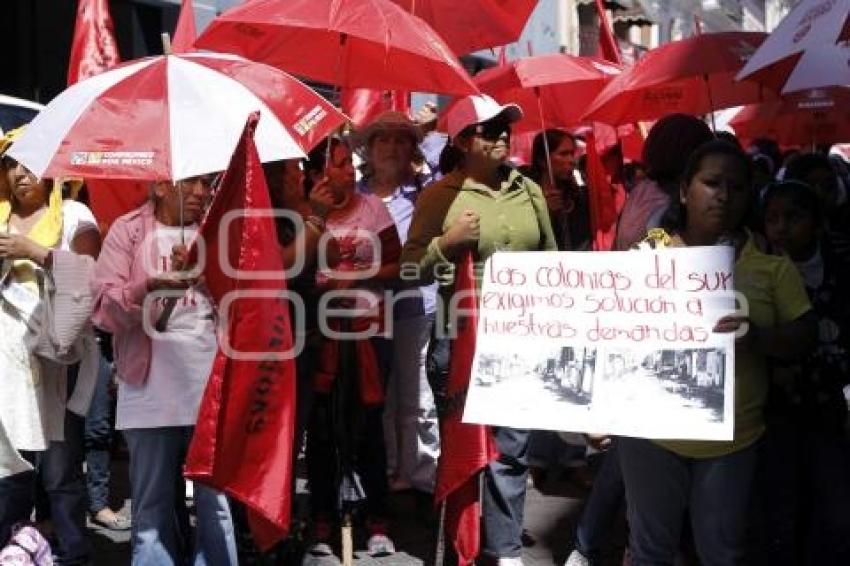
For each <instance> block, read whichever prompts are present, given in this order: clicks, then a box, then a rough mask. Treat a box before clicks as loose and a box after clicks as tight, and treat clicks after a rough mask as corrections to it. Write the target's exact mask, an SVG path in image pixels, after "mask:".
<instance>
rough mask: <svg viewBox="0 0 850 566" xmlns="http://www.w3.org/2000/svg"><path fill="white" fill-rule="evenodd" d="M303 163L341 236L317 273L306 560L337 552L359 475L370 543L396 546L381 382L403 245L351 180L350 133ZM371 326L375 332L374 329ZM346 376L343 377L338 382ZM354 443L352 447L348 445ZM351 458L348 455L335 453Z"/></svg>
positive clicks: (388, 549) (330, 226)
mask: <svg viewBox="0 0 850 566" xmlns="http://www.w3.org/2000/svg"><path fill="white" fill-rule="evenodd" d="M327 143H330V152H328V149H327ZM326 156H327V157H328V158H329V160H328V161H327V162H326V161H325V158H326ZM307 170H308V172H309V175H310V182H311V185H312V191H314V192H315V191H316V190H319V189H321V188H322V187H324V186H327V187H328V188H329V189H330V190H331V192H332V193H333V204H332V205H331V210H330V212H329V214H328V217H327V221H326V222H325V223H322V225H321V226H319V227H318V228H319V229H321V230H327V232H328V233H329V234H330V235H331V236H332V237H333V239H334V240H335V241H336V245H337V249H338V255H339V258H338V261H337V262H336V264H335V265H334V266H332V267H331V269H328V267H329V266H327V265H322V264H321V263H320V265H319V271H318V274H317V277H316V287H317V289H318V291H319V292H320V293H324V294H325V295H326V296H325V297H323V298H320V299H319V303H318V316H319V328H320V329H324V334H325V335H324V336H323V337H322V343H321V344H320V346H319V347H318V348H317V354H316V356H317V358H316V360H315V361H314V364H313V365H314V370H313V389H314V392H315V397H314V401H313V407H312V411H311V416H310V419H309V424H308V432H307V476H308V478H309V482H310V497H311V501H310V503H311V506H312V513H313V545H312V547H311V548H310V549H309V550H308V552H307V554H306V556H305V564H309V563H312V562H313V561H322V560H323V559H328V558H332V556H333V551H332V550H331V545H330V543H331V536H332V532H333V530H332V527H333V519H334V518H335V517H336V515H337V512H338V506H339V505H338V503H339V501H340V500H341V499H342V501H350V499H351V496H352V493H350V492H349V490H351V489H354V487H355V486H358V485H362V488H363V491H364V492H365V493H364V494H363V495H365V500H366V501H365V512H366V526H367V529H368V534H369V538H368V541H367V547H368V551H369V553H370V554H372V555H385V554H392V553H393V552H395V547H394V545H393V543H392V541H391V540H390V538H389V537H388V535H387V532H388V531H387V521H386V519H387V510H386V497H387V491H388V486H387V464H386V452H385V448H384V431H383V409H384V407H383V404H384V383H385V380H386V377H387V375H388V373H389V366H390V358H391V355H392V354H391V350H390V347H389V346H390V345H389V342H388V340H387V339H386V338H384V337H383V335H382V332H383V329H382V327H381V325H382V323H383V321H384V319H385V312H384V308H385V305H384V302H383V297H384V289H385V287H386V285H387V283H388V282H391V281H395V280H396V279H397V278H398V257H399V252H400V250H401V244H400V243H399V239H398V233H397V231H396V228H395V224H394V223H393V219H392V217H391V216H390V213H389V212H388V211H387V209H386V207H385V206H384V203H383V202H381V200H380V199H379V198H377V197H375V196H374V195H366V194H360V193H358V192H357V191H356V190H355V177H354V164H353V162H352V153H351V149H350V147H349V146H348V144H347V143H346V142H345V141H343V140H340V139H338V138H331V139H330V141H329V142H325V143H322V144H320V145H319V146H318V147H316V148H315V149H313V151H312V152H310V159H309V162H308V165H307ZM325 259H326V258H325ZM335 292H345V296H340V295H336V296H335V297H334V296H333V295H334V294H336V293H335ZM328 299H329V300H328ZM345 311H350V316H345V314H339V315H337V316H334V314H335V313H344V312H345ZM347 326H348V327H347ZM370 328H371V329H373V330H374V331H375V332H376V333H377V334H376V335H373V336H370V331H369V329H370ZM328 331H331V332H328ZM332 333H338V334H337V335H336V336H335V335H334V334H332ZM371 334H374V333H371ZM352 337H353V339H352ZM345 352H350V353H351V354H352V356H353V357H354V360H355V361H354V363H352V362H351V361H346V360H345V358H346V357H347V356H346V354H345ZM341 371H352V372H354V373H355V376H354V380H355V383H356V384H357V385H356V386H354V387H352V389H351V391H352V393H351V395H352V397H353V398H349V399H346V400H345V402H346V405H345V406H344V407H340V406H339V404H338V403H334V401H335V400H338V398H339V396H335V395H334V394H333V392H334V387H335V382H336V381H337V379H338V373H339V372H341ZM345 383H346V382H345V381H342V382H341V385H340V387H343V386H345ZM352 407H356V409H354V408H352ZM343 414H344V415H348V416H351V415H355V417H354V419H353V422H351V421H348V420H345V422H340V418H341V417H342V418H345V417H343ZM343 435H344V437H345V438H342V436H343ZM349 449H350V451H351V453H348V454H346V452H347V450H349ZM335 452H336V453H335ZM347 458H350V459H351V461H342V462H340V461H338V460H339V459H347ZM349 464H350V465H351V466H350V467H349ZM338 470H339V471H341V472H342V473H341V474H338V473H337V472H336V471H338ZM338 489H341V490H342V491H343V493H342V494H341V493H340V492H339V491H338ZM354 491H359V490H357V489H354Z"/></svg>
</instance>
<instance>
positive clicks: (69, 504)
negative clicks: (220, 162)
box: [0, 132, 100, 564]
mask: <svg viewBox="0 0 850 566" xmlns="http://www.w3.org/2000/svg"><path fill="white" fill-rule="evenodd" d="M18 133H19V132H18ZM6 141H7V142H9V141H12V140H9V139H7V140H6ZM5 145H6V146H7V147H4V148H3V149H4V151H5V149H7V148H8V145H9V144H5ZM2 173H3V174H4V176H5V177H6V178H5V180H4V185H5V186H6V187H8V200H3V201H2V202H0V259H2V274H1V275H0V277H2V280H3V298H2V309H0V332H2V335H3V339H2V340H0V368H2V370H0V437H3V438H0V444H3V443H4V441H5V442H7V443H8V445H11V448H12V450H11V452H12V453H8V448H7V453H6V454H4V455H0V546H2V545H3V544H5V542H6V540H8V537H9V534H10V529H11V527H12V526H13V525H14V524H15V523H17V522H20V521H26V520H28V519H29V517H30V513H31V511H32V507H33V504H34V501H33V496H34V491H35V480H36V478H35V473H34V472H33V471H32V470H33V468H35V469H36V470H38V471H39V473H40V476H41V481H42V485H43V486H44V489H45V491H46V493H47V495H48V497H49V500H50V503H51V506H52V516H53V521H54V524H55V525H56V530H57V534H58V538H59V548H58V552H57V554H58V555H59V556H60V558H61V560H63V561H64V562H65V563H68V564H73V563H77V562H83V561H86V560H88V558H89V556H88V554H89V548H88V542H87V540H86V535H85V499H84V498H85V487H84V484H83V476H82V445H81V444H82V442H81V437H82V418H81V417H80V416H79V414H85V412H86V411H87V407H88V403H89V401H90V398H91V387H89V386H88V384H84V383H83V382H84V381H85V378H86V376H81V377H80V378H79V379H78V380H77V384H76V386H75V387H72V388H71V390H72V391H73V395H72V396H71V397H70V398H68V396H67V393H68V389H69V388H68V384H67V379H68V378H67V375H66V371H67V367H66V365H65V364H64V363H60V362H59V361H56V360H51V359H47V358H46V357H44V356H43V355H36V353H35V352H34V351H32V350H31V346H32V345H31V343H30V338H31V329H30V327H29V325H30V324H31V323H32V321H31V320H30V319H31V318H32V317H33V316H35V313H36V310H35V309H36V308H37V306H38V304H39V303H41V302H43V301H46V300H50V299H48V298H47V295H46V291H45V287H44V284H45V283H44V282H45V281H47V280H49V279H52V280H53V281H54V283H55V284H56V285H57V286H59V285H60V284H61V283H62V281H60V280H61V279H62V278H63V277H66V278H68V277H69V275H71V274H73V275H74V276H75V277H76V276H77V274H80V273H85V270H86V269H90V266H91V264H90V263H89V262H92V260H90V259H88V260H84V259H82V258H80V256H90V257H91V258H94V257H96V256H97V254H98V251H99V249H100V233H99V231H98V228H97V223H96V222H95V219H94V216H93V215H92V213H91V211H90V210H89V209H88V208H87V207H86V206H85V205H83V204H81V203H78V202H75V201H72V200H63V199H62V186H61V184H60V183H58V182H57V183H54V182H53V181H52V180H46V179H38V178H36V177H35V175H33V174H32V173H31V172H30V171H29V170H28V169H27V168H26V167H24V166H23V165H21V164H20V163H17V162H16V161H15V160H14V159H12V158H11V157H9V156H7V155H5V154H4V155H3V157H2ZM54 252H64V253H70V254H72V256H73V258H74V259H73V261H74V267H73V269H72V271H71V272H67V271H61V272H60V271H57V269H58V268H57V265H58V263H59V262H58V259H57V255H56V254H55V253H54ZM77 258H79V259H77ZM55 260H56V261H55ZM62 264H64V260H63V261H62ZM69 279H70V278H69ZM82 285H83V286H82V288H75V289H73V292H77V293H87V292H88V288H87V287H88V282H87V280H84V281H83V283H82ZM63 291H67V289H63ZM69 315H70V316H80V317H81V319H80V320H83V319H86V318H87V317H88V315H89V312H88V310H86V312H80V313H70V312H68V313H57V315H56V316H69ZM42 322H47V321H46V320H43V321H42ZM42 332H46V330H42ZM91 345H92V346H93V345H94V343H93V341H92V342H91ZM86 373H88V372H86ZM89 377H91V378H92V381H91V385H93V379H94V377H95V376H94V374H92V375H91V376H89ZM78 390H79V391H80V393H77V391H78ZM84 392H85V395H84V396H85V397H86V399H85V400H82V399H81V396H83V393H84ZM66 408H67V409H72V410H73V411H74V413H71V412H68V411H66ZM2 452H3V446H0V453H2ZM4 456H5V457H4ZM21 457H23V459H21ZM16 472H17V473H16ZM3 476H5V477H3Z"/></svg>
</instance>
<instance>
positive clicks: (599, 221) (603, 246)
mask: <svg viewBox="0 0 850 566" xmlns="http://www.w3.org/2000/svg"><path fill="white" fill-rule="evenodd" d="M596 133H597V128H596V127H594V128H593V132H592V133H590V134H588V136H587V140H586V141H587V183H588V185H589V186H590V190H589V191H588V196H589V201H590V227H591V230H592V231H593V249H594V250H595V251H609V250H611V249H612V248H613V247H614V239H615V238H616V236H617V220H618V219H619V217H620V211H621V210H622V209H623V205H624V204H625V201H626V191H625V188H624V187H623V185H622V183H621V182H620V181H619V179H616V178H615V177H616V173H617V172H616V171H615V170H614V169H615V168H617V167H622V159H623V157H622V152H620V153H619V154H612V157H614V156H617V157H618V158H619V160H620V162H619V163H613V159H612V162H609V163H605V162H603V160H602V156H603V155H604V154H605V153H606V151H607V152H611V151H613V150H614V149H615V148H616V147H617V145H616V143H615V144H614V145H612V146H609V147H607V148H606V147H605V146H604V144H602V143H600V142H599V141H598V140H597V139H596Z"/></svg>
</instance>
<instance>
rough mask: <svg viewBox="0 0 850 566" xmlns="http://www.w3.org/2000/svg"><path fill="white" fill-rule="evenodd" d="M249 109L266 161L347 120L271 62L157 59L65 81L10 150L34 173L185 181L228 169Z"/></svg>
mask: <svg viewBox="0 0 850 566" xmlns="http://www.w3.org/2000/svg"><path fill="white" fill-rule="evenodd" d="M254 111H259V112H260V122H259V124H258V125H257V130H256V138H255V139H256V143H257V149H258V150H259V153H260V159H261V160H262V161H264V162H266V161H275V160H279V159H290V158H298V157H303V156H304V155H305V154H306V153H307V152H308V151H309V150H310V149H312V148H313V147H314V146H315V145H316V144H317V143H318V142H319V141H321V139H322V138H323V137H325V136H326V135H328V134H329V133H330V132H331V131H332V130H333V129H334V128H337V127H338V126H339V125H340V124H342V123H343V122H345V121H346V117H345V115H344V114H342V113H340V112H339V111H338V110H336V109H335V108H334V107H333V106H332V105H331V104H330V103H329V102H327V101H326V100H325V99H324V98H322V97H321V96H320V95H319V94H317V93H316V92H314V91H313V90H311V89H310V88H309V87H307V86H306V85H304V84H303V83H301V82H300V81H298V80H297V79H295V78H293V77H292V76H290V75H288V74H287V73H285V72H283V71H281V70H279V69H275V68H274V67H270V66H268V65H264V64H262V63H256V62H253V61H248V60H246V59H243V58H241V57H238V56H236V55H229V54H218V53H191V54H189V53H186V54H180V55H162V56H158V57H150V58H146V59H141V60H138V61H132V62H129V63H126V64H125V65H123V66H120V67H116V68H114V69H112V70H110V71H107V72H105V73H101V74H99V75H96V76H94V77H91V78H89V79H87V80H85V81H81V82H79V83H77V84H75V85H73V86H71V87H69V88H68V89H67V90H65V91H64V92H62V93H61V94H60V95H59V96H57V97H56V98H55V99H53V100H52V101H51V102H50V104H48V105H47V107H46V108H45V109H44V110H42V112H41V113H40V114H39V115H38V116H37V117H36V118H35V119H34V120H33V121H32V123H30V125H29V127H28V128H27V130H26V131H25V132H24V134H23V135H22V136H21V137H20V138H19V139H18V140H17V141H16V142H15V144H14V147H13V149H11V150H10V151H9V155H11V156H12V157H13V158H15V159H16V160H18V161H19V162H21V163H23V164H24V165H25V166H26V167H27V168H28V169H29V170H30V171H32V172H33V173H34V174H36V175H38V176H39V177H47V178H53V177H83V178H109V179H136V180H165V179H170V180H178V179H185V178H188V177H193V176H196V175H202V174H207V173H212V172H215V171H221V170H224V169H226V168H227V164H228V163H229V161H230V157H231V155H232V154H233V150H234V148H235V147H236V144H237V142H238V141H239V136H240V135H241V133H242V130H243V129H244V128H245V120H246V119H247V118H248V115H249V114H250V113H251V112H254Z"/></svg>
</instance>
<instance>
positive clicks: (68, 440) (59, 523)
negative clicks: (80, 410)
mask: <svg viewBox="0 0 850 566" xmlns="http://www.w3.org/2000/svg"><path fill="white" fill-rule="evenodd" d="M35 463H36V469H37V470H38V474H39V477H40V479H41V484H42V486H43V488H44V491H45V493H46V494H47V502H48V503H49V506H50V518H51V519H52V521H53V526H54V528H55V529H56V536H57V538H58V539H59V548H58V552H57V553H56V554H57V556H58V564H81V563H85V562H86V561H87V560H88V558H89V554H90V552H91V549H90V546H89V542H88V538H87V536H86V486H85V481H84V479H83V417H80V416H78V415H75V414H74V413H72V412H70V411H65V440H63V441H61V442H55V441H54V442H51V443H50V444H49V446H48V447H47V450H45V451H44V452H40V453H37V454H36V455H35Z"/></svg>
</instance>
